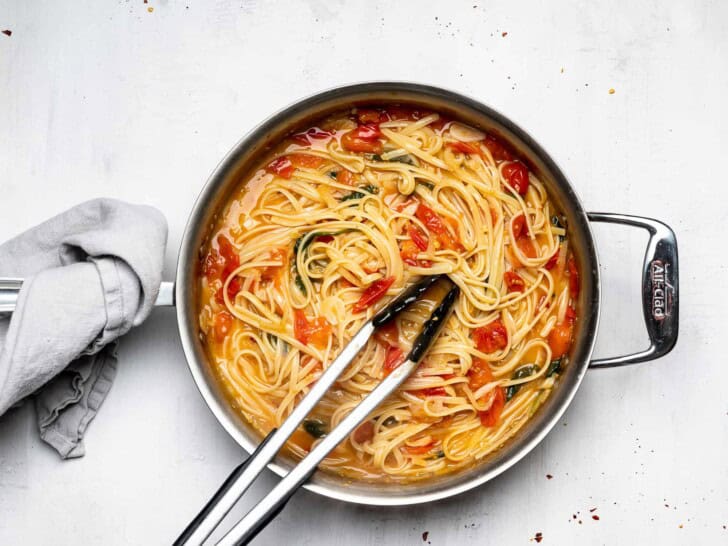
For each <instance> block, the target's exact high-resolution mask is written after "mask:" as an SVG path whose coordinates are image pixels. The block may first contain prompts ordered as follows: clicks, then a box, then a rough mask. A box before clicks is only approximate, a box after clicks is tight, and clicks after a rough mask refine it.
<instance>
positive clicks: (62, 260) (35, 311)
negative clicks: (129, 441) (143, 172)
mask: <svg viewBox="0 0 728 546" xmlns="http://www.w3.org/2000/svg"><path fill="white" fill-rule="evenodd" d="M166 243H167V222H166V220H165V218H164V216H162V214H161V213H160V212H159V211H158V210H156V209H154V208H152V207H147V206H142V205H131V204H128V203H124V202H122V201H116V200H113V199H95V200H93V201H88V202H86V203H82V204H80V205H78V206H76V207H74V208H72V209H70V210H68V211H66V212H64V213H62V214H60V215H59V216H56V217H55V218H51V219H50V220H48V221H47V222H44V223H43V224H41V225H39V226H37V227H35V228H33V229H31V230H29V231H27V232H25V233H23V234H21V235H19V236H18V237H16V238H14V239H11V240H10V241H8V242H6V243H4V244H2V245H0V276H2V277H22V278H24V279H25V282H24V284H23V287H22V289H21V291H20V295H19V297H18V304H17V308H16V310H15V312H14V313H13V315H12V316H11V317H10V318H4V319H0V415H2V414H3V413H5V411H6V410H7V409H8V408H9V407H11V406H12V405H13V404H15V403H16V402H18V401H20V400H22V399H23V398H25V397H26V396H28V395H30V394H33V393H35V402H36V411H37V416H38V427H39V429H40V435H41V438H42V439H43V440H44V441H46V442H47V443H49V444H50V445H51V446H53V447H54V448H55V449H56V450H57V451H58V453H59V454H60V455H61V457H63V458H71V457H81V456H83V454H84V446H83V435H84V432H85V430H86V427H87V426H88V423H89V422H90V421H91V419H93V418H94V416H95V415H96V412H97V411H98V409H99V407H100V406H101V404H102V402H103V401H104V398H105V397H106V395H107V393H108V392H109V389H110V388H111V383H112V381H113V379H114V375H115V374H116V363H117V362H116V343H115V340H116V339H117V338H118V337H119V336H121V335H123V334H125V333H126V332H128V331H129V329H130V328H131V327H132V326H137V325H139V324H140V323H141V322H142V321H144V319H145V318H146V317H147V316H148V315H149V312H150V311H151V309H152V306H153V305H154V300H155V299H156V297H157V293H158V291H159V283H160V281H161V276H162V263H163V260H164V249H165V245H166Z"/></svg>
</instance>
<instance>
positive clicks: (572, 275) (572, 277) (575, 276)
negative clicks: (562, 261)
mask: <svg viewBox="0 0 728 546" xmlns="http://www.w3.org/2000/svg"><path fill="white" fill-rule="evenodd" d="M566 269H567V270H568V272H569V294H571V297H572V298H576V297H577V296H578V295H579V288H580V286H579V270H578V269H577V268H576V262H575V261H574V256H569V259H568V261H567V262H566Z"/></svg>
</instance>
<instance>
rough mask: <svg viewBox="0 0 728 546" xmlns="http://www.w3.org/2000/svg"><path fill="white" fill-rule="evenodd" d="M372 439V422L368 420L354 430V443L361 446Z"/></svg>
mask: <svg viewBox="0 0 728 546" xmlns="http://www.w3.org/2000/svg"><path fill="white" fill-rule="evenodd" d="M372 438H374V422H373V421H372V420H371V419H369V420H368V421H364V422H363V423H362V424H361V425H359V426H358V427H356V428H355V429H354V441H355V442H356V443H358V444H363V443H364V442H368V441H369V440H371V439H372Z"/></svg>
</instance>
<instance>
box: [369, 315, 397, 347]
mask: <svg viewBox="0 0 728 546" xmlns="http://www.w3.org/2000/svg"><path fill="white" fill-rule="evenodd" d="M374 337H375V338H376V339H377V340H378V341H380V342H381V343H383V344H384V345H385V346H389V345H397V343H399V327H398V326H397V321H396V320H390V321H389V322H387V323H386V324H384V325H382V326H380V327H379V328H377V331H376V332H374Z"/></svg>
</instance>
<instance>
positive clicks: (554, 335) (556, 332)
mask: <svg viewBox="0 0 728 546" xmlns="http://www.w3.org/2000/svg"><path fill="white" fill-rule="evenodd" d="M572 333H573V326H572V324H571V323H570V322H568V321H564V322H562V323H561V324H557V325H556V326H554V327H553V328H552V330H551V331H550V332H549V338H548V342H549V347H551V358H552V359H553V360H555V359H557V358H561V357H562V356H564V355H565V354H566V353H567V352H569V348H570V347H571V338H572Z"/></svg>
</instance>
